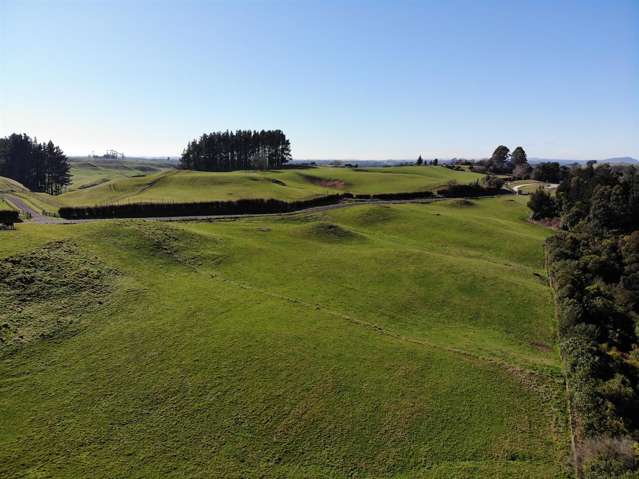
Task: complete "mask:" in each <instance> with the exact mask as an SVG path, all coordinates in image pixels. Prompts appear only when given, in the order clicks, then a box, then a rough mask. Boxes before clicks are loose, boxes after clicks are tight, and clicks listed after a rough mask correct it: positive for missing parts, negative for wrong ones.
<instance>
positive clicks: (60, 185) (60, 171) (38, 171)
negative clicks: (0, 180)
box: [0, 133, 71, 195]
mask: <svg viewBox="0 0 639 479" xmlns="http://www.w3.org/2000/svg"><path fill="white" fill-rule="evenodd" d="M69 169H70V167H69V162H68V160H67V157H66V156H65V154H64V153H63V152H62V150H61V149H60V147H58V146H55V145H54V144H53V142H51V141H49V142H48V143H38V142H37V141H36V140H35V139H33V140H32V139H31V138H29V136H27V135H24V134H23V135H18V134H15V133H14V134H12V135H10V136H8V137H6V138H0V176H5V177H7V178H11V179H13V180H16V181H19V182H20V183H22V184H23V185H24V186H26V187H27V188H29V189H30V190H32V191H44V192H46V193H49V194H51V195H57V194H60V193H62V191H63V189H64V188H65V187H66V186H67V185H68V184H69V183H70V182H71V175H70V174H69Z"/></svg>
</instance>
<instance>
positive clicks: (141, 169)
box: [69, 157, 171, 190]
mask: <svg viewBox="0 0 639 479" xmlns="http://www.w3.org/2000/svg"><path fill="white" fill-rule="evenodd" d="M69 163H70V165H71V175H72V177H71V180H72V182H71V185H70V186H69V189H70V190H78V189H84V188H90V187H92V186H96V185H100V184H102V183H106V182H108V181H111V180H116V179H123V178H130V177H141V176H146V175H150V174H154V173H159V172H161V171H165V170H167V169H171V166H170V165H169V164H168V163H164V162H159V161H150V160H143V159H140V160H131V159H127V160H100V159H94V158H89V157H76V158H72V159H71V160H70V162H69Z"/></svg>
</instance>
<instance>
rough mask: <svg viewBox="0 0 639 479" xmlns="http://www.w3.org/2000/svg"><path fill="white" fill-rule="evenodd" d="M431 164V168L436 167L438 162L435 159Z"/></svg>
mask: <svg viewBox="0 0 639 479" xmlns="http://www.w3.org/2000/svg"><path fill="white" fill-rule="evenodd" d="M431 164H432V165H433V166H437V165H438V164H439V160H438V159H437V158H435V159H434V160H433V162H432V163H431Z"/></svg>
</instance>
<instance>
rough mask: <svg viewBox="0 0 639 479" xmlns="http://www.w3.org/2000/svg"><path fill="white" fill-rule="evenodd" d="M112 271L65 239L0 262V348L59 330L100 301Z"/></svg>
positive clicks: (108, 288) (113, 274) (107, 289)
mask: <svg viewBox="0 0 639 479" xmlns="http://www.w3.org/2000/svg"><path fill="white" fill-rule="evenodd" d="M116 275H117V272H116V271H115V270H113V269H111V268H108V267H106V266H105V265H104V264H103V263H101V262H100V261H99V260H98V259H97V258H94V257H90V256H88V255H86V254H84V253H83V252H82V251H80V249H79V248H78V247H77V245H76V244H75V243H73V242H68V241H55V242H52V243H48V244H46V245H45V246H43V247H41V248H38V249H36V250H33V251H30V252H28V253H24V254H19V255H16V256H10V257H8V258H4V259H2V260H0V303H1V304H2V305H3V307H2V309H1V310H0V323H1V325H0V350H5V352H6V350H7V349H13V348H12V347H15V346H18V345H21V344H24V343H27V342H30V341H33V340H35V339H38V338H48V337H52V336H54V335H56V334H59V333H61V332H62V331H63V330H64V329H66V328H67V327H68V326H70V325H71V324H72V323H74V322H76V321H77V319H78V317H79V316H82V315H84V314H86V313H87V312H89V311H91V309H92V308H93V307H95V306H96V305H99V304H102V302H103V301H104V298H105V297H106V296H108V294H109V293H110V291H111V290H112V288H113V284H114V279H115V277H116Z"/></svg>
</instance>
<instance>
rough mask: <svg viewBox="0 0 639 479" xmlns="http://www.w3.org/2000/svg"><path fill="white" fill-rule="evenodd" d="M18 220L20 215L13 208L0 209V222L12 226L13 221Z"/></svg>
mask: <svg viewBox="0 0 639 479" xmlns="http://www.w3.org/2000/svg"><path fill="white" fill-rule="evenodd" d="M19 220H20V215H19V213H18V212H17V211H15V210H0V224H1V225H4V226H6V227H9V228H13V225H14V223H17V222H18V221H19Z"/></svg>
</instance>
